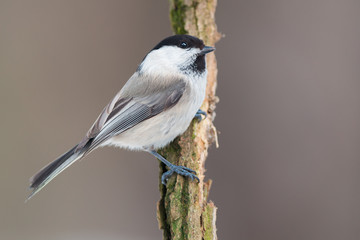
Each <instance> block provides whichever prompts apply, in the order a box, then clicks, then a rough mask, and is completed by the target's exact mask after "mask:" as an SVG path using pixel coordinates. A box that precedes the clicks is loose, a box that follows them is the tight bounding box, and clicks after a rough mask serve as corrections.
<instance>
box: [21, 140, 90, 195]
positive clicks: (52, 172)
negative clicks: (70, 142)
mask: <svg viewBox="0 0 360 240" xmlns="http://www.w3.org/2000/svg"><path fill="white" fill-rule="evenodd" d="M76 147H77V145H76V146H75V147H73V148H72V149H70V150H69V151H68V152H66V153H64V154H63V155H62V156H60V157H59V158H58V159H56V160H55V161H53V162H51V163H49V164H48V165H46V166H45V167H44V168H43V169H41V170H40V171H39V172H38V173H37V174H35V175H34V176H33V177H32V178H30V189H32V192H31V193H30V195H29V197H28V198H27V200H29V199H30V198H32V197H33V196H34V195H35V194H36V193H37V192H39V191H40V190H41V189H42V188H43V187H45V185H46V184H48V183H49V182H50V181H51V180H52V179H54V178H55V177H56V176H57V175H58V174H59V173H61V172H62V171H64V170H65V169H66V168H67V167H69V166H70V165H71V164H73V163H74V162H75V161H76V160H78V159H80V158H82V157H83V156H84V151H75V150H76Z"/></svg>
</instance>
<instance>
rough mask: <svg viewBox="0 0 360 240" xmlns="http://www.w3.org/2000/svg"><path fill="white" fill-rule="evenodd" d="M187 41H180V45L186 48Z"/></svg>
mask: <svg viewBox="0 0 360 240" xmlns="http://www.w3.org/2000/svg"><path fill="white" fill-rule="evenodd" d="M187 46H188V45H187V43H186V42H182V43H180V47H181V48H187Z"/></svg>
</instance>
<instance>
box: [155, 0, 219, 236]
mask: <svg viewBox="0 0 360 240" xmlns="http://www.w3.org/2000/svg"><path fill="white" fill-rule="evenodd" d="M216 4H217V0H170V21H171V25H172V28H173V30H174V32H175V33H176V34H190V35H194V36H197V37H199V38H200V39H202V40H204V42H205V44H206V45H209V46H214V44H215V43H216V42H217V41H218V40H219V39H220V34H219V33H218V32H217V27H216V24H215V8H216ZM207 69H208V83H207V89H206V98H205V101H204V103H203V105H202V107H201V109H202V110H203V111H205V112H207V113H208V117H207V118H206V119H205V120H203V121H201V122H200V123H198V122H197V121H196V120H194V121H193V122H192V124H191V125H190V126H189V128H188V129H187V131H186V132H185V133H184V134H183V135H182V136H180V137H178V138H177V139H175V140H174V142H173V143H171V144H170V145H169V146H167V147H165V148H164V149H162V150H160V151H159V152H160V153H161V154H162V155H163V156H164V157H165V158H166V159H167V160H169V161H170V162H172V163H175V164H177V165H182V166H186V167H189V168H191V169H194V170H195V171H196V172H197V174H198V177H199V178H200V183H197V182H196V181H191V180H190V179H188V178H184V177H182V176H178V175H176V174H174V175H173V176H172V177H171V178H170V179H169V180H168V183H167V186H166V187H165V186H164V185H162V184H161V180H160V181H159V188H160V193H161V199H160V201H159V202H158V208H157V209H158V210H157V213H158V222H159V228H160V229H162V230H163V238H164V239H191V240H201V239H206V240H210V239H217V236H216V226H215V220H216V209H217V208H216V207H215V205H214V204H213V203H212V202H208V201H207V197H208V195H209V191H210V186H211V180H209V181H208V182H204V177H205V175H204V173H205V160H206V157H207V155H208V148H209V145H210V144H211V143H213V142H214V141H216V143H217V135H216V129H215V126H214V125H213V120H214V118H215V112H214V110H215V104H216V103H217V102H218V98H217V97H216V96H215V89H216V85H217V83H216V76H217V66H216V59H215V55H214V54H209V55H208V56H207ZM165 171H166V168H165V166H164V165H163V164H160V178H161V175H162V173H164V172H165Z"/></svg>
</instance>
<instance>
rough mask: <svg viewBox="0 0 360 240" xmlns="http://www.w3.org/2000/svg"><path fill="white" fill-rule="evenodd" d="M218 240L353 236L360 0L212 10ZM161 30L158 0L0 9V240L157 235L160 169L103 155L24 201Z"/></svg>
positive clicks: (145, 157) (359, 234)
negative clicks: (31, 184)
mask: <svg viewBox="0 0 360 240" xmlns="http://www.w3.org/2000/svg"><path fill="white" fill-rule="evenodd" d="M216 18H217V23H218V28H219V31H221V32H222V33H224V34H225V35H226V37H225V38H223V39H222V40H221V41H220V42H219V43H218V44H217V46H216V47H217V51H216V56H217V59H218V65H219V76H218V77H219V78H218V80H219V85H218V91H217V95H218V96H219V97H220V100H221V101H220V103H219V104H218V108H217V117H216V120H215V124H216V126H217V128H218V130H219V131H220V132H221V134H220V135H219V141H220V148H219V149H216V148H215V147H214V146H213V147H212V148H211V150H210V156H209V158H208V161H207V166H206V167H207V169H208V171H207V177H208V178H211V179H213V180H214V184H213V188H212V192H211V195H210V199H212V200H213V201H214V202H215V203H216V205H217V206H218V208H219V210H218V220H217V227H218V236H219V239H247V240H260V239H261V240H262V239H267V240H270V239H277V240H279V239H280V240H288V239H292V240H294V239H295V240H298V239H299V240H300V239H306V240H309V239H314V240H315V239H327V240H331V239H334V240H338V239H345V240H352V239H354V240H355V239H360V190H359V189H360V187H359V182H360V148H359V146H360V145H359V144H360V127H359V125H360V67H359V66H360V48H359V43H360V28H359V22H360V2H359V1H356V0H352V1H351V0H337V1H336V0H304V1H300V0H298V1H291V0H290V1H289V0H286V1H285V0H283V1H281V0H274V1H267V0H247V1H240V0H237V1H235V0H234V1H219V6H218V10H217V14H216ZM170 34H171V29H170V24H169V20H168V2H167V1H146V0H142V1H130V0H129V1H115V0H114V1H110V0H108V1H85V0H75V1H73V0H71V1H70V0H66V1H48V0H33V1H25V0H22V1H17V0H8V1H6V0H0V79H1V81H0V84H1V85H0V91H1V92H0V106H1V113H2V114H1V120H0V121H1V125H0V126H1V129H0V130H1V140H0V143H1V151H0V154H1V162H0V180H1V181H0V191H1V198H0V239H6V240H22V239H27V240H35V239H36V240H43V239H44V240H63V239H67V240H72V239H74V240H75V239H76V240H79V239H80V240H81V239H84V240H85V239H86V240H89V239H104V240H115V239H135V240H136V239H160V238H161V232H160V231H159V230H158V227H157V221H156V202H157V200H158V199H159V193H158V190H157V189H158V162H157V161H156V160H155V159H154V157H152V156H151V155H149V154H146V153H139V152H129V151H126V150H119V149H113V148H106V149H99V150H97V151H95V152H94V153H93V154H91V155H90V156H88V157H87V158H86V159H85V160H82V161H81V162H79V163H77V164H75V165H73V166H72V167H71V168H69V169H68V170H66V171H65V172H64V173H62V174H61V175H60V176H59V177H58V178H56V180H55V181H53V182H51V184H49V185H48V186H47V187H46V189H44V190H43V191H41V192H40V193H39V194H38V195H37V196H35V197H34V198H33V199H32V200H31V201H30V202H28V203H26V204H24V200H25V198H26V196H27V193H28V192H27V187H28V178H29V177H30V176H32V175H33V174H34V173H35V172H36V171H38V170H39V169H40V168H41V167H43V166H44V165H45V164H46V163H48V162H49V161H51V160H53V159H55V158H56V157H57V156H58V155H60V154H62V153H63V152H64V151H66V150H68V149H69V148H70V147H72V146H73V145H74V144H76V143H77V141H78V140H80V139H81V138H82V137H83V134H85V132H86V131H87V129H88V128H89V127H90V126H91V124H92V123H93V121H94V120H95V118H96V117H97V115H98V114H99V113H100V111H101V110H102V108H103V106H105V104H107V102H108V101H109V100H110V99H111V98H112V97H113V96H114V94H115V93H116V92H117V91H118V90H119V89H120V88H121V86H122V85H123V84H124V82H125V81H126V80H127V79H128V77H129V76H130V75H131V74H132V73H133V72H134V71H135V69H136V67H137V64H138V63H139V62H140V61H141V60H142V58H143V57H144V55H145V54H146V53H147V52H148V51H149V50H150V49H151V48H152V47H153V46H154V45H155V44H156V43H157V42H158V41H160V40H161V39H162V38H164V37H166V36H168V35H170Z"/></svg>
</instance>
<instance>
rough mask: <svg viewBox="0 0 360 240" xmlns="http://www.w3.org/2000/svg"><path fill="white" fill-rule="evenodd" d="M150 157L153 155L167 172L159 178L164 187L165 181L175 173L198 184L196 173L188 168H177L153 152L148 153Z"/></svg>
mask: <svg viewBox="0 0 360 240" xmlns="http://www.w3.org/2000/svg"><path fill="white" fill-rule="evenodd" d="M149 153H151V154H152V155H154V156H155V157H156V158H157V159H159V160H160V161H161V162H163V163H164V164H165V165H166V166H167V167H168V168H169V170H168V171H167V172H165V173H163V175H162V176H161V183H162V184H164V185H166V182H167V180H168V179H169V178H170V177H171V175H172V174H173V173H177V174H179V175H182V176H184V177H189V178H191V180H194V179H196V180H197V181H198V182H200V179H199V178H198V177H197V176H196V172H195V171H194V170H192V169H190V168H187V167H184V166H177V165H175V164H172V163H171V162H169V161H168V160H166V159H165V158H164V157H163V156H161V155H160V154H159V153H157V152H156V151H155V150H152V151H149Z"/></svg>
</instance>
